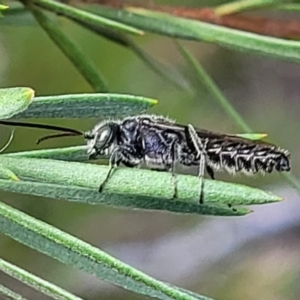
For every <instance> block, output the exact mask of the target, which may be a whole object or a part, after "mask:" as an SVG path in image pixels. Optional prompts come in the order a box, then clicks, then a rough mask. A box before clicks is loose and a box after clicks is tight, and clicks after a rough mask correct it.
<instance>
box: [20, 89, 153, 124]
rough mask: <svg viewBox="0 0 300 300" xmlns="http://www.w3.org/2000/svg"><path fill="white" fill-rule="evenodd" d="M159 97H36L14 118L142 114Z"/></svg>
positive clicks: (100, 95)
mask: <svg viewBox="0 0 300 300" xmlns="http://www.w3.org/2000/svg"><path fill="white" fill-rule="evenodd" d="M156 103H157V100H155V99H151V98H145V97H140V96H132V95H122V94H92V93H90V94H70V95H58V96H46V97H36V98H34V101H33V102H32V104H31V105H30V106H29V107H28V109H27V110H26V111H24V112H22V113H20V114H18V115H16V116H15V118H18V119H20V118H91V117H93V118H107V117H108V116H109V117H113V116H121V115H130V114H136V113H140V112H141V111H144V110H146V109H148V108H149V107H151V106H153V105H155V104H156Z"/></svg>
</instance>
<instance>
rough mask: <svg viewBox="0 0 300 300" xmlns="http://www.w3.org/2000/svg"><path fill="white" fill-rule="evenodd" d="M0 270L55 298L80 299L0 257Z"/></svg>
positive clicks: (59, 299) (61, 299)
mask: <svg viewBox="0 0 300 300" xmlns="http://www.w3.org/2000/svg"><path fill="white" fill-rule="evenodd" d="M0 270H1V271H2V272H4V273H6V274H7V275H9V276H11V277H13V278H15V279H17V280H19V281H21V282H22V283H24V284H26V285H28V286H30V287H32V288H34V289H35V290H37V291H39V292H41V293H43V294H45V295H48V296H49V297H52V298H54V299H57V300H82V299H81V298H79V297H77V296H74V295H72V294H71V293H69V292H67V291H65V290H64V289H62V288H60V287H58V286H56V285H54V284H52V283H50V282H48V281H46V280H43V279H41V278H39V277H37V276H35V275H33V274H31V273H29V272H27V271H25V270H23V269H21V268H19V267H17V266H15V265H13V264H11V263H9V262H7V261H5V260H3V259H2V258H0Z"/></svg>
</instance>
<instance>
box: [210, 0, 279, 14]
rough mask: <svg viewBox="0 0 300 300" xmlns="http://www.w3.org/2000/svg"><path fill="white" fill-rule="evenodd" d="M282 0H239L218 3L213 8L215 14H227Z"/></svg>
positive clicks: (273, 3) (261, 6) (257, 7)
mask: <svg viewBox="0 0 300 300" xmlns="http://www.w3.org/2000/svg"><path fill="white" fill-rule="evenodd" d="M280 2H282V0H240V1H234V2H229V3H225V4H223V5H219V6H218V7H216V8H215V9H214V12H215V13H216V14H217V15H229V14H234V13H238V12H241V11H245V10H251V9H259V8H263V7H265V6H270V5H275V4H277V3H280Z"/></svg>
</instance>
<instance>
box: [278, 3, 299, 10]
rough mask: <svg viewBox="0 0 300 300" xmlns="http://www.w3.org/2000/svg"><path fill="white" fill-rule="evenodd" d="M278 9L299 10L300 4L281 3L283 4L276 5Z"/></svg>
mask: <svg viewBox="0 0 300 300" xmlns="http://www.w3.org/2000/svg"><path fill="white" fill-rule="evenodd" d="M275 9H276V10H278V9H282V10H289V11H295V12H299V11H300V4H296V3H295V4H281V5H277V6H276V7H275Z"/></svg>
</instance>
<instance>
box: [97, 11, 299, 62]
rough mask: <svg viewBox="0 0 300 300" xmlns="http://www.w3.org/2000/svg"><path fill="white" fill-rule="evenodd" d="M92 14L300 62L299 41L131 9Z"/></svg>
mask: <svg viewBox="0 0 300 300" xmlns="http://www.w3.org/2000/svg"><path fill="white" fill-rule="evenodd" d="M93 11H94V12H98V14H99V15H102V16H105V17H108V18H111V19H114V20H118V21H120V22H124V23H126V24H129V25H132V26H136V27H138V28H141V29H143V30H145V31H150V32H155V33H158V34H162V35H165V36H171V37H177V38H182V39H188V40H196V41H204V42H208V43H216V44H219V45H221V46H226V47H227V48H232V49H236V50H238V51H246V52H248V53H252V54H260V55H266V56H270V57H275V58H278V59H283V60H288V61H294V62H297V63H299V62H300V42H298V41H290V40H285V39H279V38H273V37H267V36H262V35H258V34H254V33H249V32H245V31H241V30H236V29H231V28H226V27H222V26H218V25H213V24H209V23H205V22H200V21H196V20H191V19H186V18H180V17H174V16H172V15H170V14H166V13H158V12H153V11H149V10H144V9H136V8H135V9H131V12H134V13H131V12H126V11H124V10H117V9H109V8H104V7H98V8H97V7H95V6H93Z"/></svg>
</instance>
